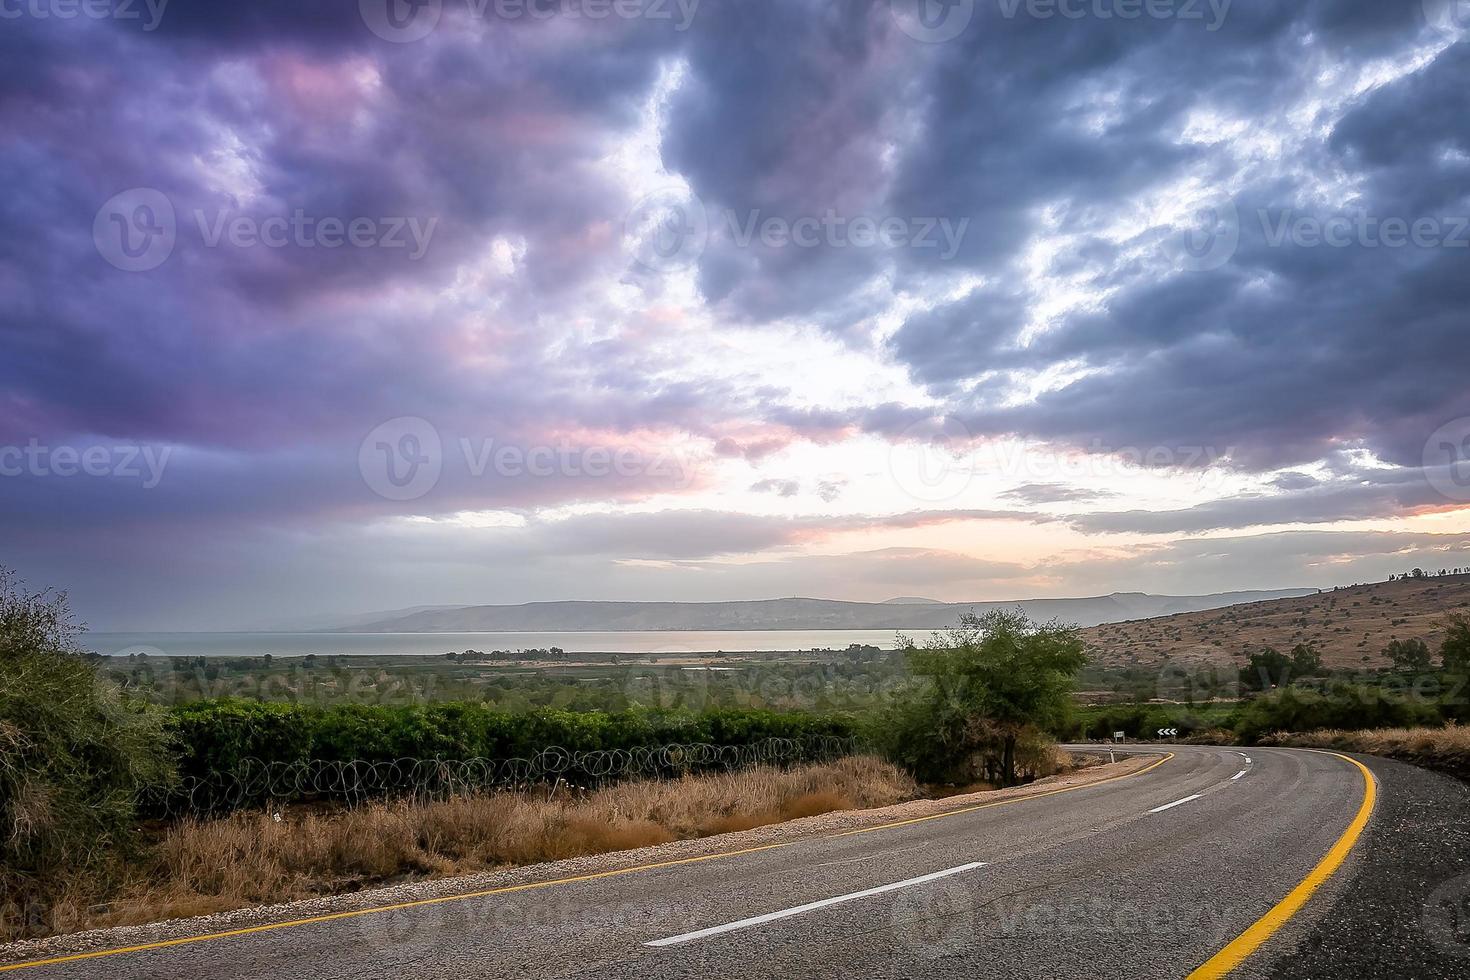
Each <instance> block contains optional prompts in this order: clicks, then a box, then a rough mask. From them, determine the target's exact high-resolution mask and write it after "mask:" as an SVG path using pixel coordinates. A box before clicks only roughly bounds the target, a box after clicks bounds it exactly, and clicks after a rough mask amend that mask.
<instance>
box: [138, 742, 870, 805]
mask: <svg viewBox="0 0 1470 980" xmlns="http://www.w3.org/2000/svg"><path fill="white" fill-rule="evenodd" d="M859 749H860V744H859V740H858V739H856V738H850V737H847V738H845V737H840V736H835V735H807V736H801V737H798V738H766V739H761V740H760V741H756V742H749V743H745V744H741V745H713V744H709V743H704V742H691V743H670V744H667V745H657V746H635V747H632V748H619V749H591V750H573V749H567V748H564V747H562V746H558V745H553V746H548V747H546V748H544V749H542V750H541V751H540V752H537V753H534V754H532V755H529V756H518V757H512V758H506V759H489V758H468V759H437V758H399V759H392V760H378V761H373V760H364V759H352V760H345V761H344V760H325V759H305V760H296V761H289V762H282V761H264V760H261V759H255V758H246V759H243V760H241V762H240V764H239V765H238V766H237V767H235V768H234V769H231V770H228V771H215V772H209V773H206V774H203V775H187V776H184V777H183V778H181V779H180V780H178V781H177V782H176V783H175V784H174V785H173V786H172V787H170V788H169V789H168V790H167V791H165V792H162V793H158V794H155V795H153V796H152V797H150V798H148V799H145V800H144V801H142V802H143V805H144V808H145V810H146V811H148V812H151V813H153V814H155V815H157V816H161V817H166V818H178V817H185V816H219V815H222V814H225V813H230V812H233V811H235V810H240V809H245V808H250V807H259V806H263V805H266V804H268V803H270V804H275V803H295V802H304V801H314V800H321V801H334V802H340V803H347V804H356V803H363V802H368V801H375V800H387V799H401V798H408V799H419V800H432V799H446V798H449V797H452V796H460V795H466V794H471V793H479V792H487V791H492V790H504V789H516V788H531V787H534V786H537V785H545V784H568V785H571V786H575V787H579V788H589V789H590V788H596V787H599V786H603V785H606V784H609V783H613V782H617V781H620V780H625V779H671V778H678V777H680V776H683V775H688V774H695V773H707V772H733V771H736V770H739V769H747V768H750V767H752V766H757V765H793V764H797V763H805V762H826V761H830V760H832V759H836V758H840V757H842V756H845V755H852V754H854V753H855V752H857V751H859Z"/></svg>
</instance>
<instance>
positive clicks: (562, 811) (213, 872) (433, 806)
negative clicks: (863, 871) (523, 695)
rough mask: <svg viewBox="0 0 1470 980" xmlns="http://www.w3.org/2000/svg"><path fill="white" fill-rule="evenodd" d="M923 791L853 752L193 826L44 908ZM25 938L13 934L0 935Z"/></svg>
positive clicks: (604, 837)
mask: <svg viewBox="0 0 1470 980" xmlns="http://www.w3.org/2000/svg"><path fill="white" fill-rule="evenodd" d="M918 795H919V787H918V786H917V785H916V784H915V783H914V781H913V780H912V779H910V778H909V777H908V776H907V775H905V774H904V773H903V772H902V771H901V770H899V769H898V768H896V767H895V766H893V765H891V764H890V763H887V762H885V761H883V760H881V759H876V758H872V757H849V758H846V759H842V760H839V761H837V762H834V763H831V764H828V765H814V766H799V767H795V768H790V769H776V768H769V767H761V768H756V769H749V770H745V771H743V772H736V773H727V774H716V775H704V776H686V777H684V778H682V779H677V780H668V781H643V782H629V783H620V784H617V785H613V786H608V787H604V788H602V789H599V790H595V791H591V792H577V791H572V790H568V789H566V788H561V787H559V788H558V789H556V790H554V791H550V790H546V789H544V788H543V789H542V790H541V791H535V792H495V793H484V794H471V795H464V796H456V797H452V798H450V799H444V800H431V801H421V800H390V801H384V802H377V803H371V804H367V805H363V806H357V807H344V808H330V809H321V808H300V809H287V810H285V811H275V810H253V811H248V812H239V813H235V814H232V815H230V816H228V817H224V818H220V819H209V820H197V819H186V820H182V821H179V822H177V823H175V824H172V825H170V826H168V827H167V828H166V829H164V830H162V831H161V832H160V833H159V834H158V835H157V838H156V841H155V843H154V844H153V846H152V847H151V848H150V849H149V850H148V851H147V852H146V854H144V855H142V856H140V858H139V859H137V860H135V861H133V862H131V863H130V864H128V865H127V866H126V867H125V868H124V869H122V871H121V873H120V874H119V876H118V877H117V879H116V882H115V884H114V885H113V886H112V887H111V888H109V889H107V891H105V892H103V891H101V890H99V889H96V888H88V887H86V883H85V882H83V881H80V880H77V879H73V880H72V882H71V884H70V887H69V888H67V889H65V890H63V891H61V892H60V893H58V894H57V895H56V896H55V900H54V902H53V905H52V907H51V908H50V909H49V910H48V914H49V921H50V923H52V924H53V928H54V930H55V931H57V932H69V931H75V930H78V929H86V928H100V927H105V926H114V925H128V924H136V923H143V922H152V921H156V920H159V919H165V918H177V917H182V916H189V915H203V914H207V913H210V912H218V911H223V910H227V909H235V908H242V907H246V906H252V905H261V904H268V903H272V902H285V901H292V900H296V899H304V898H312V897H316V896H319V895H326V894H333V893H337V892H342V891H352V890H356V889H359V888H363V887H369V886H372V885H379V884H385V883H391V882H396V881H403V880H407V879H410V878H413V879H423V878H439V877H448V876H452V875H462V874H470V873H474V872H478V871H487V870H493V869H496V868H504V867H513V866H517V865H524V864H534V863H537V862H541V861H555V860H560V859H562V858H571V857H580V856H583V855H590V854H602V853H606V852H609V851H619V850H626V849H629V848H634V847H644V846H647V845H651V844H662V843H666V842H669V841H674V840H683V839H690V838H696V837H704V836H708V835H710V834H719V833H727V832H729V831H735V830H748V829H751V828H753V827H759V826H763V825H765V824H771V823H779V822H781V821H784V820H791V819H795V818H798V817H809V816H816V815H818V814H823V813H830V812H834V811H838V810H849V809H855V808H869V807H878V806H887V805H889V804H892V803H898V802H902V801H904V800H909V799H913V798H915V797H916V796H918ZM48 931H49V930H48ZM22 934H23V933H20V932H17V931H15V930H14V929H13V928H12V930H11V933H10V935H8V936H7V935H4V934H3V933H0V941H4V940H6V939H15V938H20V936H21V935H22Z"/></svg>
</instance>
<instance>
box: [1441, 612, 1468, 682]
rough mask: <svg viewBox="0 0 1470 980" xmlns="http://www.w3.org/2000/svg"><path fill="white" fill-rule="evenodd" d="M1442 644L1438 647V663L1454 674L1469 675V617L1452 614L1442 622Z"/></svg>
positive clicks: (1462, 614) (1461, 614)
mask: <svg viewBox="0 0 1470 980" xmlns="http://www.w3.org/2000/svg"><path fill="white" fill-rule="evenodd" d="M1444 628H1445V634H1444V642H1442V643H1441V644H1440V645H1439V658H1440V662H1441V663H1443V664H1444V669H1445V670H1447V671H1450V672H1451V673H1454V674H1470V616H1466V615H1465V614H1464V613H1454V614H1453V615H1451V616H1449V617H1448V618H1447V619H1445V621H1444Z"/></svg>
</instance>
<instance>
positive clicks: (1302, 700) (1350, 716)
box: [1235, 681, 1442, 744]
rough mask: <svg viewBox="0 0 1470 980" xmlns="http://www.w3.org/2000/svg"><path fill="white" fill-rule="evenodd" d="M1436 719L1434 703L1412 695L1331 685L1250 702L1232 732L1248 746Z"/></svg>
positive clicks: (1296, 688)
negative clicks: (1280, 736)
mask: <svg viewBox="0 0 1470 980" xmlns="http://www.w3.org/2000/svg"><path fill="white" fill-rule="evenodd" d="M1441 718H1442V715H1441V712H1440V707H1439V705H1438V704H1437V703H1435V702H1434V701H1431V700H1425V699H1422V698H1418V697H1415V696H1414V695H1413V694H1412V693H1405V692H1397V691H1394V690H1391V689H1386V688H1384V687H1382V686H1379V685H1372V684H1356V683H1351V682H1346V681H1332V682H1329V683H1327V684H1323V685H1321V686H1317V687H1306V686H1299V685H1292V686H1290V687H1284V688H1281V689H1279V690H1276V691H1273V692H1271V693H1269V694H1264V695H1262V696H1260V697H1258V698H1256V699H1255V700H1253V701H1251V702H1249V703H1248V704H1246V705H1245V706H1244V707H1243V708H1242V709H1241V711H1240V715H1239V718H1238V720H1237V721H1236V725H1235V731H1236V733H1237V734H1238V735H1239V736H1240V738H1241V740H1242V741H1244V742H1245V743H1247V744H1251V743H1253V742H1255V741H1257V740H1258V739H1260V738H1261V737H1262V736H1264V735H1267V734H1269V733H1271V732H1277V731H1285V732H1310V731H1316V730H1317V729H1321V728H1338V729H1350V730H1355V729H1366V728H1406V727H1414V726H1416V725H1431V726H1432V725H1437V724H1439V723H1440V721H1441Z"/></svg>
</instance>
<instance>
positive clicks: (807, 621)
mask: <svg viewBox="0 0 1470 980" xmlns="http://www.w3.org/2000/svg"><path fill="white" fill-rule="evenodd" d="M1317 591H1318V590H1317V589H1283V590H1276V591H1251V592H1220V593H1215V594H1213V595H1199V596H1165V595H1148V594H1146V593H1143V592H1115V593H1113V594H1112V595H1106V596H1095V597H1091V598H1077V599H1020V600H1016V601H1011V602H995V601H985V602H946V603H927V602H919V603H913V602H899V603H894V602H846V601H843V600H840V599H804V598H790V599H753V600H743V601H732V602H605V601H575V600H567V601H556V602H527V603H522V604H520V605H513V606H511V605H484V606H449V607H428V608H424V609H420V610H417V611H414V612H410V613H407V614H385V615H384V616H383V618H381V619H377V620H373V619H370V618H368V617H354V618H353V620H352V621H351V622H346V623H341V624H339V625H337V626H336V627H333V628H331V629H329V630H327V632H338V633H475V632H510V633H522V632H525V633H531V632H582V631H599V632H600V631H610V632H617V631H626V630H782V629H790V630H815V629H892V630H931V629H942V628H943V627H946V626H953V625H954V624H955V623H956V622H957V621H958V619H959V616H960V614H961V613H963V612H969V611H972V610H973V611H974V612H977V613H980V612H985V611H986V610H988V609H1017V608H1019V609H1022V610H1024V611H1025V612H1026V614H1027V615H1029V616H1031V618H1033V619H1039V620H1049V619H1060V620H1062V621H1063V622H1067V623H1072V624H1074V625H1076V626H1082V627H1088V626H1097V625H1100V624H1102V623H1119V622H1124V621H1127V620H1132V619H1146V618H1148V617H1152V616H1169V615H1174V614H1176V613H1184V612H1200V611H1204V610H1209V609H1219V608H1221V607H1224V606H1232V605H1236V604H1239V603H1244V602H1261V601H1264V600H1267V599H1280V598H1290V597H1296V596H1304V595H1313V594H1315V593H1316V592H1317Z"/></svg>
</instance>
